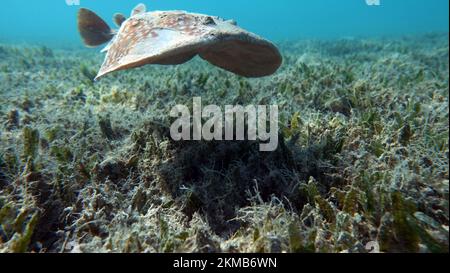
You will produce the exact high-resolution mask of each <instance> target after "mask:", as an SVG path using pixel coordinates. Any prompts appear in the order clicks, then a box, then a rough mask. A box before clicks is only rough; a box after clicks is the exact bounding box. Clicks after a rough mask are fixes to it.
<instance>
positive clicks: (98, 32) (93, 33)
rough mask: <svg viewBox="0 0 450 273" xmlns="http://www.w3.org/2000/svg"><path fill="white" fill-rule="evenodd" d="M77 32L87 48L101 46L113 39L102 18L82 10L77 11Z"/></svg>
mask: <svg viewBox="0 0 450 273" xmlns="http://www.w3.org/2000/svg"><path fill="white" fill-rule="evenodd" d="M78 31H79V32H80V35H81V37H82V38H83V41H84V43H85V45H86V46H89V47H96V46H99V45H102V44H104V43H106V42H109V41H110V40H111V39H112V38H113V37H114V33H113V31H112V30H111V28H110V27H109V26H108V24H107V23H106V22H105V21H103V19H102V18H100V17H99V16H98V15H97V14H95V13H94V12H93V11H90V10H88V9H84V8H82V9H80V10H79V11H78Z"/></svg>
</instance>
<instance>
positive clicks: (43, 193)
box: [0, 34, 449, 252]
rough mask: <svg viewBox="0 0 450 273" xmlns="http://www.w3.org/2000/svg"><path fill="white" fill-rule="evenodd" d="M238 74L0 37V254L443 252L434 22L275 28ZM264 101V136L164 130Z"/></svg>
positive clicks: (443, 39)
mask: <svg viewBox="0 0 450 273" xmlns="http://www.w3.org/2000/svg"><path fill="white" fill-rule="evenodd" d="M280 48H281V49H282V52H283V55H284V60H285V61H284V64H283V66H282V68H281V69H280V71H279V72H278V73H277V74H276V75H274V76H271V77H266V78H262V79H244V78H240V77H237V76H235V75H231V74H229V73H227V72H224V71H221V70H219V69H217V68H213V67H210V66H208V65H207V64H205V63H203V62H199V61H196V60H194V61H193V62H191V63H189V64H186V65H182V66H176V67H170V66H169V67H164V68H161V67H153V66H148V67H144V68H140V69H135V70H133V71H127V72H120V73H117V74H116V75H115V76H114V77H106V78H104V79H102V80H101V81H99V82H95V83H94V82H93V79H94V77H95V74H96V73H95V72H96V69H97V68H98V67H99V65H100V61H101V57H100V55H99V54H97V53H94V52H92V51H87V50H70V51H69V50H59V49H50V48H45V47H27V46H15V47H13V46H9V45H0V56H2V59H1V60H0V78H1V80H2V85H1V86H0V102H1V104H0V227H1V229H0V238H1V239H0V251H2V252H30V251H35V252H40V251H48V252H366V251H367V249H365V246H366V244H367V243H369V242H377V243H378V244H379V245H380V249H381V251H383V252H448V214H449V210H448V198H449V194H448V179H449V178H448V135H449V131H448V120H449V118H448V71H449V67H448V61H447V59H448V35H447V34H444V35H437V36H433V38H430V37H428V36H417V37H410V38H409V39H392V38H391V39H388V40H383V39H352V40H347V39H343V40H337V41H289V42H285V43H281V44H280ZM194 96H201V97H202V100H203V102H204V104H219V105H225V104H231V105H232V104H242V105H248V104H277V105H278V106H279V109H280V122H279V123H280V145H279V147H278V149H277V150H276V151H275V152H273V153H261V152H259V150H258V143H257V142H251V141H248V142H206V141H200V142H175V141H173V140H172V139H171V138H170V136H169V126H170V119H169V118H168V112H169V110H170V109H171V108H172V107H173V106H174V105H176V104H186V105H189V107H192V105H191V104H192V97H194Z"/></svg>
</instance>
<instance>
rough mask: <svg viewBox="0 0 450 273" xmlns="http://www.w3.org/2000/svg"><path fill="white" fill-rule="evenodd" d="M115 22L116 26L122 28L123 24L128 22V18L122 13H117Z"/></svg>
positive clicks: (114, 18)
mask: <svg viewBox="0 0 450 273" xmlns="http://www.w3.org/2000/svg"><path fill="white" fill-rule="evenodd" d="M113 20H114V23H115V24H116V26H118V27H120V26H121V25H122V24H123V22H125V21H126V20H127V18H126V17H125V15H123V14H122V13H116V14H114V17H113Z"/></svg>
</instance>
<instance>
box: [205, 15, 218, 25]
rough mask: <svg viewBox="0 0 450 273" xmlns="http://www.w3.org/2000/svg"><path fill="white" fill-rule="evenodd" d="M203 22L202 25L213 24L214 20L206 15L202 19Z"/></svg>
mask: <svg viewBox="0 0 450 273" xmlns="http://www.w3.org/2000/svg"><path fill="white" fill-rule="evenodd" d="M203 24H204V25H215V24H216V22H215V21H214V19H213V18H212V17H211V16H208V17H206V18H204V19H203Z"/></svg>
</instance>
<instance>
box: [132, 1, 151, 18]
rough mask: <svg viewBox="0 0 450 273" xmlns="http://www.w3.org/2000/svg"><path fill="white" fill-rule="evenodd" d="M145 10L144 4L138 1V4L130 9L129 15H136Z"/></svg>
mask: <svg viewBox="0 0 450 273" xmlns="http://www.w3.org/2000/svg"><path fill="white" fill-rule="evenodd" d="M146 11H147V7H146V6H145V4H142V3H140V4H139V5H137V6H136V7H135V8H134V9H133V10H132V11H131V16H134V15H137V14H141V13H144V12H146Z"/></svg>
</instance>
